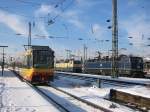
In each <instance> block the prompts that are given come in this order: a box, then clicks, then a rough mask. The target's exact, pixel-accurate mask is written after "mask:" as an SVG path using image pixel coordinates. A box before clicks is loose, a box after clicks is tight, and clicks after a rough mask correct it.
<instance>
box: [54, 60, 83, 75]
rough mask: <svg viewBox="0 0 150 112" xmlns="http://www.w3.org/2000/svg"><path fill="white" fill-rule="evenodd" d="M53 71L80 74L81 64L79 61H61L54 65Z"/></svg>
mask: <svg viewBox="0 0 150 112" xmlns="http://www.w3.org/2000/svg"><path fill="white" fill-rule="evenodd" d="M55 70H57V71H64V72H75V73H81V72H82V64H81V61H79V60H73V59H72V60H65V61H64V60H62V61H57V62H56V64H55Z"/></svg>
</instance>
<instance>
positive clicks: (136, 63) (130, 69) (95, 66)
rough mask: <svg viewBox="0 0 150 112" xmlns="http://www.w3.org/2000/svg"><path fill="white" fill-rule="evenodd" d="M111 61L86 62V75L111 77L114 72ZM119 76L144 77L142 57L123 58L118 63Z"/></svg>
mask: <svg viewBox="0 0 150 112" xmlns="http://www.w3.org/2000/svg"><path fill="white" fill-rule="evenodd" d="M111 66H112V62H111V60H96V61H86V62H85V67H84V71H85V73H93V74H100V75H110V74H111V71H112V68H111ZM118 68H119V76H127V77H144V72H143V59H142V58H141V57H133V56H122V57H120V59H119V61H118Z"/></svg>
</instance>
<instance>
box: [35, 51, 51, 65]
mask: <svg viewBox="0 0 150 112" xmlns="http://www.w3.org/2000/svg"><path fill="white" fill-rule="evenodd" d="M33 65H34V67H48V66H50V55H49V52H48V51H39V50H38V51H34V52H33Z"/></svg>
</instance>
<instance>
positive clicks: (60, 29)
mask: <svg viewBox="0 0 150 112" xmlns="http://www.w3.org/2000/svg"><path fill="white" fill-rule="evenodd" d="M149 10H150V0H118V25H119V26H118V27H119V34H118V35H119V49H120V48H127V51H123V50H120V52H126V53H129V54H131V53H132V54H135V55H139V54H142V55H145V56H146V55H148V53H149V52H148V50H150V49H149V48H148V47H146V45H148V44H150V40H148V38H150V16H149V15H150V11H149ZM111 18H112V1H111V0H0V45H8V46H9V48H8V49H7V52H9V53H11V55H12V54H17V53H20V52H21V51H23V50H24V48H23V45H25V44H27V37H28V22H29V21H30V22H31V23H32V44H33V45H49V46H50V47H52V48H53V49H54V50H55V54H56V56H57V57H59V58H60V57H64V56H65V49H70V50H72V52H73V53H74V54H76V55H81V54H82V51H83V44H86V45H87V47H88V56H94V55H95V52H96V51H97V50H100V51H101V52H103V53H105V54H106V53H108V50H110V49H111V38H112V32H111V29H108V28H107V27H108V26H110V25H111V24H112V23H111V21H110V22H109V23H108V22H106V20H108V19H110V20H111ZM50 20H52V21H53V22H54V23H53V24H50V25H48V21H50ZM18 33H19V34H22V35H16V34H18ZM48 36H54V37H64V38H53V39H51V38H48ZM130 36H131V37H133V38H132V39H130V38H128V37H130ZM81 38H82V39H81ZM95 39H97V40H101V41H96V40H95ZM106 40H109V41H106ZM129 43H133V46H131V45H129Z"/></svg>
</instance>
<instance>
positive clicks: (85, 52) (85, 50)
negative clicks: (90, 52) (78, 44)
mask: <svg viewBox="0 0 150 112" xmlns="http://www.w3.org/2000/svg"><path fill="white" fill-rule="evenodd" d="M86 60H87V47H86V45H85V44H84V45H83V73H85V62H86Z"/></svg>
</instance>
